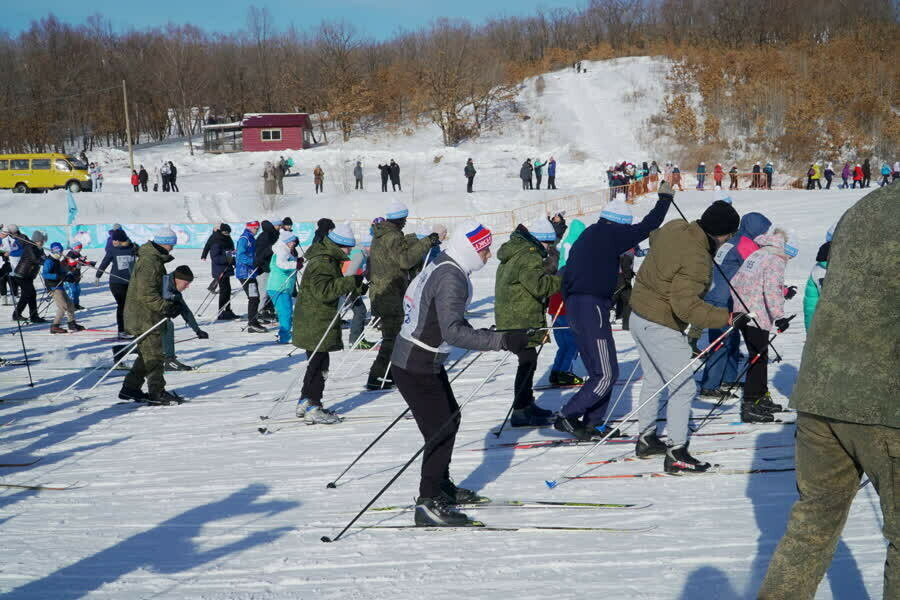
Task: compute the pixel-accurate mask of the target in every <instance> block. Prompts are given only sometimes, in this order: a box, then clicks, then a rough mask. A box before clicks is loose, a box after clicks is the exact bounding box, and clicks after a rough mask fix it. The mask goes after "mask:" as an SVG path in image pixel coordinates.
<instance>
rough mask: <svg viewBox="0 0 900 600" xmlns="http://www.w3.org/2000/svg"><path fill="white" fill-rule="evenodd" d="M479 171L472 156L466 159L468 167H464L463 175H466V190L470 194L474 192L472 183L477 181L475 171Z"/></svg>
mask: <svg viewBox="0 0 900 600" xmlns="http://www.w3.org/2000/svg"><path fill="white" fill-rule="evenodd" d="M477 172H478V171H476V170H475V165H474V164H473V163H472V159H471V158H470V159H469V160H467V161H466V167H465V168H464V169H463V175H465V176H466V192H467V193H469V194H471V193H472V184H473V183H474V182H475V173H477Z"/></svg>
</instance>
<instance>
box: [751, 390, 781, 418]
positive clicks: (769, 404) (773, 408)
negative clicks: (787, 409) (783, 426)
mask: <svg viewBox="0 0 900 600" xmlns="http://www.w3.org/2000/svg"><path fill="white" fill-rule="evenodd" d="M757 404H758V405H759V406H761V407H762V408H763V409H764V410H767V411H769V412H770V413H777V412H781V411H783V410H784V407H783V406H781V405H780V404H778V403H776V402H773V401H772V394H770V393H769V392H766V395H765V396H763V397H762V398H760V399H759V400H758V401H757Z"/></svg>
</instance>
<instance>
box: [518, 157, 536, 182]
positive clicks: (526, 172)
mask: <svg viewBox="0 0 900 600" xmlns="http://www.w3.org/2000/svg"><path fill="white" fill-rule="evenodd" d="M533 171H534V167H533V166H531V159H530V158H526V159H525V162H523V163H522V168H521V169H519V178H520V179H521V180H522V189H523V190H531V189H534V188H533V186H532V183H531V173H532V172H533Z"/></svg>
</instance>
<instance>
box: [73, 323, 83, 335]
mask: <svg viewBox="0 0 900 600" xmlns="http://www.w3.org/2000/svg"><path fill="white" fill-rule="evenodd" d="M69 331H71V332H73V333H74V332H76V331H84V325H79V324H78V323H69Z"/></svg>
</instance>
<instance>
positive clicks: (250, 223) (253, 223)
mask: <svg viewBox="0 0 900 600" xmlns="http://www.w3.org/2000/svg"><path fill="white" fill-rule="evenodd" d="M246 227H247V229H250V228H251V227H256V228H257V229H259V221H247V225H246Z"/></svg>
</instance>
